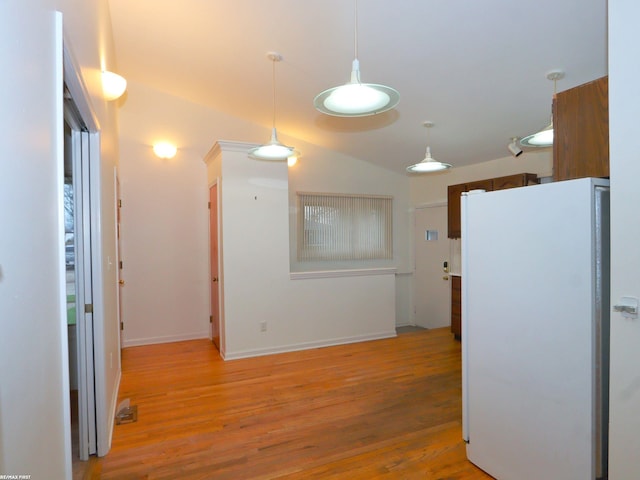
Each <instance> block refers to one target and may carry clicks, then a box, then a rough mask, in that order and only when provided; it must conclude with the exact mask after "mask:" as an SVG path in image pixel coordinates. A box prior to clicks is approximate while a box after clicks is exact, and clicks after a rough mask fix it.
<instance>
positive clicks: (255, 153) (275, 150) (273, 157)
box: [249, 52, 294, 161]
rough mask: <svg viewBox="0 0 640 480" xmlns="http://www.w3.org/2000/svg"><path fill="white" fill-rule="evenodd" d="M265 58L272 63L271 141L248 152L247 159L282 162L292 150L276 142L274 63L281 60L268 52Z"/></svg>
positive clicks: (276, 55) (276, 54)
mask: <svg viewBox="0 0 640 480" xmlns="http://www.w3.org/2000/svg"><path fill="white" fill-rule="evenodd" d="M267 58H268V59H269V60H271V61H272V62H273V72H272V73H273V75H272V77H273V78H272V80H273V117H272V119H273V122H272V127H271V139H270V140H269V143H266V144H264V145H260V146H259V147H255V148H252V149H251V150H249V157H251V158H253V159H255V160H270V161H284V160H287V159H288V158H289V157H290V156H291V155H292V154H293V151H294V148H293V147H287V146H286V145H283V144H281V143H280V142H279V141H278V134H277V132H276V62H279V61H281V60H282V55H280V54H279V53H276V52H269V53H267Z"/></svg>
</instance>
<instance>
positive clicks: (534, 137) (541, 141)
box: [520, 70, 564, 147]
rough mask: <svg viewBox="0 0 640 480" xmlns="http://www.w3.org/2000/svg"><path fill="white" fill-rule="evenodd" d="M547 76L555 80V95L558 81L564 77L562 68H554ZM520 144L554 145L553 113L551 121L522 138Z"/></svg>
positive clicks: (534, 145)
mask: <svg viewBox="0 0 640 480" xmlns="http://www.w3.org/2000/svg"><path fill="white" fill-rule="evenodd" d="M547 78H548V79H549V80H553V96H554V98H555V96H556V82H557V81H558V80H560V79H562V78H564V72H563V71H562V70H552V71H551V72H549V73H547ZM520 145H522V146H523V147H550V146H552V145H553V115H552V116H551V122H550V123H549V125H547V126H546V127H544V128H543V129H542V130H540V131H539V132H536V133H533V134H531V135H527V136H526V137H523V138H522V139H520Z"/></svg>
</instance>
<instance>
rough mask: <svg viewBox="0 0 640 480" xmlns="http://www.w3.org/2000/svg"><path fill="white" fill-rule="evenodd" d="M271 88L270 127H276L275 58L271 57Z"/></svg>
mask: <svg viewBox="0 0 640 480" xmlns="http://www.w3.org/2000/svg"><path fill="white" fill-rule="evenodd" d="M271 66H272V67H273V68H272V70H271V88H272V93H273V115H272V123H271V128H276V58H275V57H274V58H273V59H272V65H271Z"/></svg>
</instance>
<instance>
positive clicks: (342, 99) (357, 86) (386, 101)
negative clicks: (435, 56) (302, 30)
mask: <svg viewBox="0 0 640 480" xmlns="http://www.w3.org/2000/svg"><path fill="white" fill-rule="evenodd" d="M354 4H355V15H354V31H355V35H354V50H355V55H354V57H355V58H354V60H353V63H352V65H351V79H350V81H349V83H346V84H344V85H340V86H338V87H333V88H329V89H327V90H325V91H324V92H322V93H320V94H318V95H316V97H315V98H314V100H313V105H314V106H315V107H316V110H318V111H319V112H321V113H324V114H327V115H332V116H334V117H366V116H369V115H377V114H378V113H383V112H386V111H387V110H391V109H392V108H393V107H395V106H396V105H397V104H398V102H399V101H400V94H399V93H398V91H397V90H396V89H394V88H391V87H387V86H386V85H378V84H375V83H362V82H361V81H360V61H359V60H358V2H357V0H354Z"/></svg>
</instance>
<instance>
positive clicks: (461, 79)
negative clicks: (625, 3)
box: [109, 0, 607, 172]
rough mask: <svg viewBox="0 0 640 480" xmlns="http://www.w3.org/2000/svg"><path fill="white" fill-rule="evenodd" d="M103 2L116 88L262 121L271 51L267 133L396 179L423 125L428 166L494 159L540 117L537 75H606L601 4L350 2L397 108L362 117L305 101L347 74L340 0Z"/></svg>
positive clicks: (377, 74)
mask: <svg viewBox="0 0 640 480" xmlns="http://www.w3.org/2000/svg"><path fill="white" fill-rule="evenodd" d="M109 4H110V9H111V16H112V26H113V33H114V38H115V45H116V55H117V62H118V71H119V73H120V74H122V75H124V76H125V77H127V78H128V79H129V80H131V81H135V82H138V83H142V84H146V85H148V86H149V87H151V88H154V89H157V90H159V91H162V92H166V93H169V94H172V95H175V96H178V97H182V98H185V99H187V100H190V101H193V102H197V103H200V104H202V105H205V106H208V107H210V108H212V109H215V110H219V111H222V112H225V113H227V114H230V115H233V116H236V117H239V118H243V119H245V120H247V121H250V122H253V123H256V124H259V125H263V126H265V127H271V123H272V63H271V61H270V60H268V58H267V52H269V51H277V52H279V53H280V54H281V55H282V56H283V61H282V62H280V63H278V64H277V65H276V100H277V101H276V112H277V115H276V125H277V128H278V132H279V133H280V135H281V136H282V135H284V134H286V135H287V136H291V137H294V138H298V139H301V140H303V141H305V142H309V143H313V144H317V145H320V146H324V147H326V148H329V149H333V150H336V151H340V152H344V153H346V154H349V155H352V156H354V157H357V158H361V159H364V160H367V161H370V162H372V163H375V164H377V165H380V166H382V167H384V168H388V169H390V170H393V171H397V172H404V170H405V167H406V166H408V165H410V164H413V163H416V162H418V161H419V160H421V159H422V158H424V153H425V147H426V145H427V131H426V129H425V128H424V127H423V122H424V121H427V120H428V121H432V122H434V123H435V126H434V127H433V128H432V129H431V130H430V131H429V134H428V136H429V143H430V145H431V147H432V152H433V155H434V157H435V158H436V159H438V160H441V161H445V162H448V163H452V164H454V166H464V165H469V164H472V163H477V162H482V161H487V160H492V159H495V158H500V157H505V156H508V155H509V152H508V151H507V148H506V147H507V144H508V143H509V141H510V138H511V137H521V136H524V135H526V134H529V133H532V132H533V131H534V130H538V129H540V128H541V127H543V126H545V125H546V124H548V123H549V120H550V116H551V99H552V96H553V90H554V85H553V82H551V81H549V80H547V78H546V75H547V72H549V71H551V70H557V69H560V70H563V71H564V72H565V73H566V75H565V78H564V79H562V80H560V81H558V82H557V90H558V91H562V90H565V89H568V88H571V87H573V86H576V85H580V84H582V83H584V82H587V81H590V80H593V79H596V78H599V77H601V76H603V75H606V74H607V31H606V27H607V18H606V12H607V3H606V0H535V1H532V0H528V1H525V0H484V1H482V2H480V1H476V0H458V1H454V0H450V1H445V0H359V2H358V23H357V26H358V35H357V41H358V57H359V60H360V66H361V76H362V81H363V82H368V83H382V84H386V85H390V86H392V87H394V88H396V89H397V90H398V91H399V92H400V96H401V98H400V103H399V105H398V106H397V107H396V108H395V109H393V110H391V111H388V112H385V113H382V114H379V115H376V116H372V117H362V118H339V117H329V116H326V115H323V114H321V113H319V112H318V111H316V110H315V108H314V107H313V98H314V97H315V95H317V94H318V93H320V92H321V91H322V90H325V89H327V88H330V87H333V86H336V85H339V84H342V83H346V82H347V81H348V80H349V74H350V71H351V62H352V60H353V58H354V32H355V28H354V2H353V1H351V0H181V1H179V2H178V1H175V0H135V1H132V0H109ZM212 134H215V132H212ZM245 140H246V141H248V142H256V143H262V142H264V141H266V140H267V138H247V139H245ZM287 143H289V144H292V145H294V146H295V142H293V141H289V142H287ZM302 153H303V154H304V152H302ZM525 154H526V152H525Z"/></svg>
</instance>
